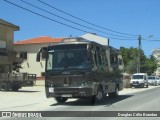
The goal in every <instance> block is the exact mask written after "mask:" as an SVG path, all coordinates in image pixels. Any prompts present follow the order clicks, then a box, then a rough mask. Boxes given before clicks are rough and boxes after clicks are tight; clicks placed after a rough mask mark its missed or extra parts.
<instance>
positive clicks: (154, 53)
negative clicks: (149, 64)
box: [152, 48, 160, 76]
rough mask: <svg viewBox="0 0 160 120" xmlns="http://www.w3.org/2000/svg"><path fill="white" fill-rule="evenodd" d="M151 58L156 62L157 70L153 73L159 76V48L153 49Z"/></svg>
mask: <svg viewBox="0 0 160 120" xmlns="http://www.w3.org/2000/svg"><path fill="white" fill-rule="evenodd" d="M152 54H153V56H154V57H155V58H156V61H157V70H156V71H155V73H156V75H157V76H160V48H157V49H154V50H153V51H152Z"/></svg>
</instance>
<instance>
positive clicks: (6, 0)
mask: <svg viewBox="0 0 160 120" xmlns="http://www.w3.org/2000/svg"><path fill="white" fill-rule="evenodd" d="M3 1H5V2H7V3H9V4H12V5H14V6H16V7H19V8H21V9H23V10H26V11H28V12H31V13H33V14H36V15H38V16H40V17H43V18H45V19H48V20H51V21H53V22H56V23H59V24H62V25H64V26H67V27H70V28H73V29H76V30H79V31H82V32H85V33H90V32H88V31H85V30H83V29H79V28H76V27H73V26H70V25H68V24H65V23H62V22H59V21H56V20H54V19H52V18H49V17H46V16H44V15H41V14H39V13H37V12H34V11H31V10H29V9H27V8H24V7H22V6H20V5H17V4H15V3H12V2H10V1H8V0H3ZM101 36H102V37H105V36H103V35H101ZM109 38H111V39H116V40H130V39H120V38H113V37H109ZM132 40H135V39H132Z"/></svg>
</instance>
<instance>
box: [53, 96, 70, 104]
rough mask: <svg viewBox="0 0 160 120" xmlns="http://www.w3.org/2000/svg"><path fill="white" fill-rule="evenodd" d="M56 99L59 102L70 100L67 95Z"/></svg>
mask: <svg viewBox="0 0 160 120" xmlns="http://www.w3.org/2000/svg"><path fill="white" fill-rule="evenodd" d="M54 99H55V100H56V102H57V103H64V102H66V101H67V100H68V98H65V97H55V98H54Z"/></svg>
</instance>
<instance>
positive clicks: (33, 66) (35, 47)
mask: <svg viewBox="0 0 160 120" xmlns="http://www.w3.org/2000/svg"><path fill="white" fill-rule="evenodd" d="M62 40H63V38H52V37H48V36H43V37H37V38H32V39H27V40H22V41H17V42H15V43H14V45H15V46H14V49H15V50H16V51H19V52H21V54H20V56H21V57H23V59H24V62H23V63H22V69H20V72H21V73H31V74H36V75H37V79H44V75H45V58H44V57H43V55H42V56H41V61H40V62H36V55H37V52H38V51H39V49H40V48H41V47H46V46H48V45H49V44H51V43H57V42H61V41H62Z"/></svg>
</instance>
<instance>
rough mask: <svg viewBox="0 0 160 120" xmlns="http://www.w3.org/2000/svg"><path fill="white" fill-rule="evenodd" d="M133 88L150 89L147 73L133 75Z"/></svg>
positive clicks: (131, 82) (131, 84) (131, 83)
mask: <svg viewBox="0 0 160 120" xmlns="http://www.w3.org/2000/svg"><path fill="white" fill-rule="evenodd" d="M130 86H131V87H145V86H146V88H148V75H147V73H135V74H133V75H132V78H131V81H130Z"/></svg>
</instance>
